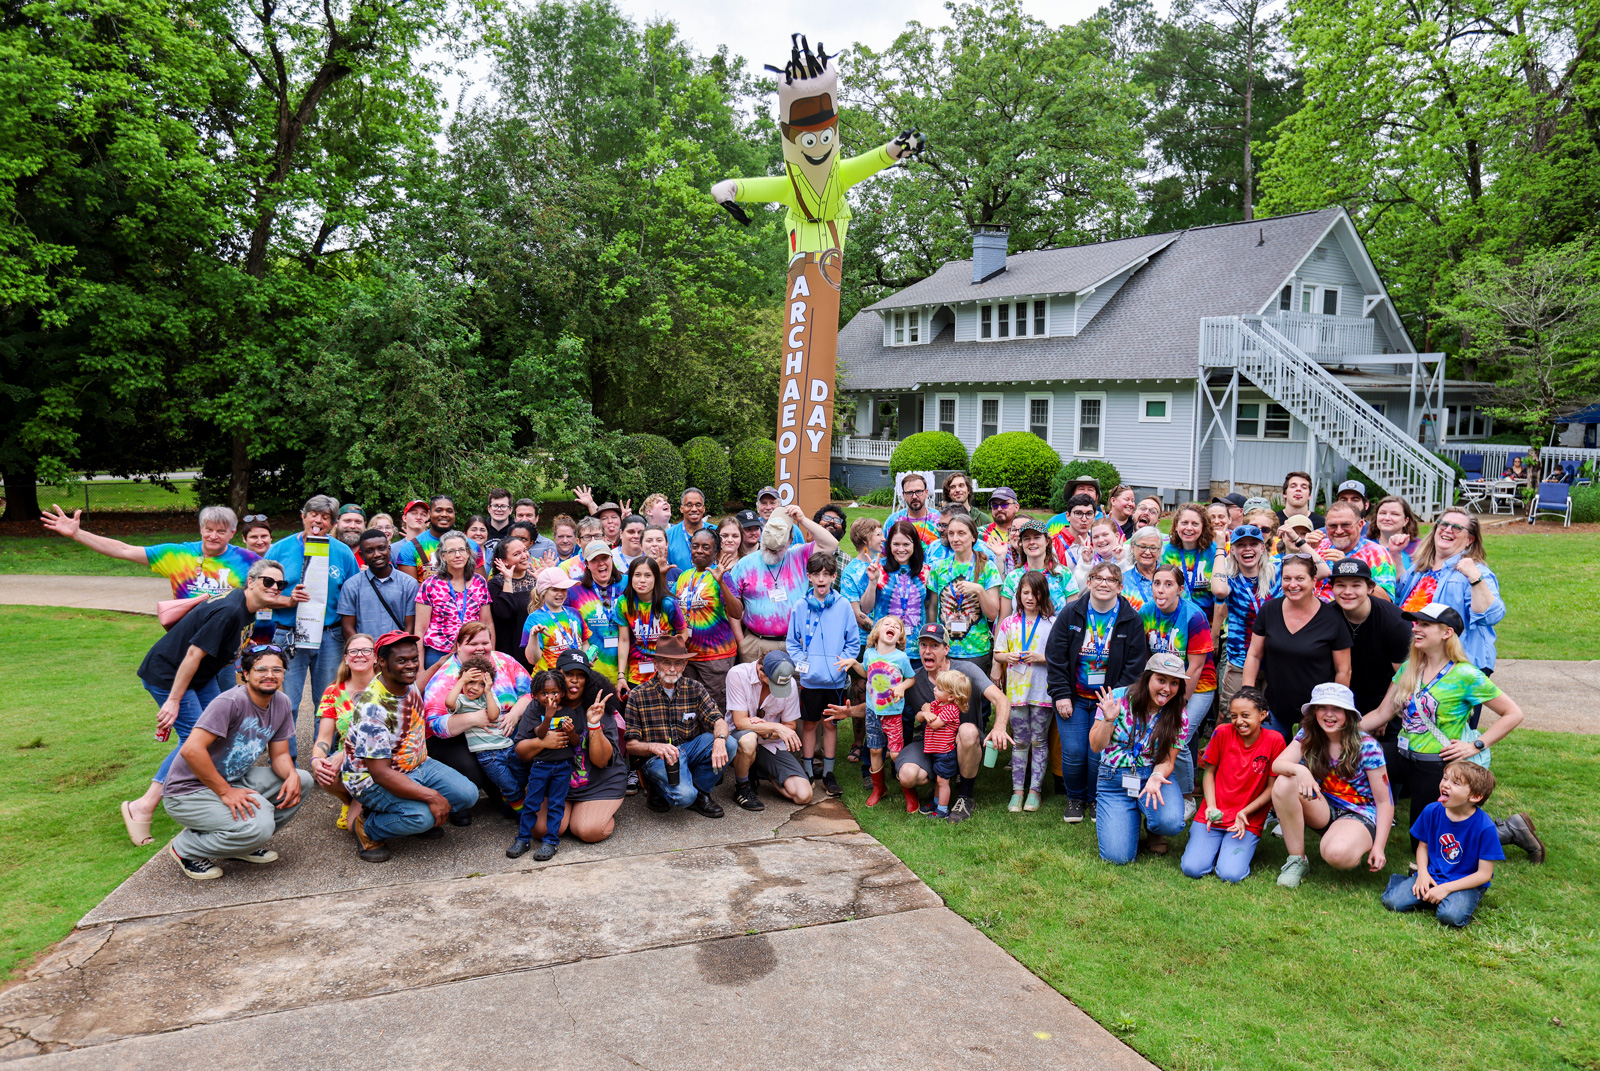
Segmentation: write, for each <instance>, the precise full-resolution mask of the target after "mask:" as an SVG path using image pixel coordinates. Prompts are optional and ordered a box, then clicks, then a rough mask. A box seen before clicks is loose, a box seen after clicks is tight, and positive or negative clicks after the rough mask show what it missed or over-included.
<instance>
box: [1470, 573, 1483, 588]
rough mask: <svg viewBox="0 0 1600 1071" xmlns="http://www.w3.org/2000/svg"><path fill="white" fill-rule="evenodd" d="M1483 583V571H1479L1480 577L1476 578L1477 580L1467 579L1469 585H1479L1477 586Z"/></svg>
mask: <svg viewBox="0 0 1600 1071" xmlns="http://www.w3.org/2000/svg"><path fill="white" fill-rule="evenodd" d="M1481 583H1483V574H1482V573H1479V574H1478V579H1476V580H1469V581H1467V586H1468V587H1474V588H1475V587H1477V586H1478V585H1479V584H1481Z"/></svg>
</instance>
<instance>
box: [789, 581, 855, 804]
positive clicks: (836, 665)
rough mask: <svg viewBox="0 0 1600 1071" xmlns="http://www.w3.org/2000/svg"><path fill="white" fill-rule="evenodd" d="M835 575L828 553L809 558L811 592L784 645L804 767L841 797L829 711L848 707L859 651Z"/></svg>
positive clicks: (835, 727) (851, 614)
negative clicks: (796, 681)
mask: <svg viewBox="0 0 1600 1071" xmlns="http://www.w3.org/2000/svg"><path fill="white" fill-rule="evenodd" d="M838 575H839V568H838V563H837V562H836V561H835V560H834V556H833V555H832V554H813V555H811V557H810V559H809V560H808V561H807V562H806V580H807V581H809V582H810V584H811V589H810V590H809V591H807V592H806V595H805V598H803V599H801V600H800V602H799V603H798V605H796V606H795V608H794V609H793V610H791V611H790V612H789V632H788V636H787V638H786V639H785V646H786V647H787V653H788V656H789V661H790V662H792V663H794V671H795V674H796V675H797V676H798V677H799V678H800V740H801V746H802V748H803V749H804V750H803V754H804V756H805V758H804V765H807V766H810V767H811V778H812V780H817V779H819V778H820V779H821V781H822V787H823V789H825V790H826V791H827V793H828V795H830V796H838V795H840V793H841V789H840V788H839V779H838V778H837V777H835V776H834V773H833V762H834V754H835V752H836V751H837V749H838V746H839V720H838V716H837V715H834V714H830V713H829V712H828V708H829V707H830V706H835V707H836V706H840V705H843V704H846V703H848V701H849V700H848V696H849V691H850V672H849V667H850V666H852V665H854V664H855V659H856V655H857V654H859V653H860V652H861V629H860V627H859V626H858V625H857V624H856V612H855V608H854V607H853V606H851V605H850V602H849V601H848V600H847V599H845V598H844V596H842V595H840V594H839V593H838V592H836V591H834V590H833V582H834V580H835V579H836V578H837V577H838ZM819 724H820V725H821V726H822V761H821V763H820V764H818V763H816V761H815V755H816V751H817V726H818V725H819Z"/></svg>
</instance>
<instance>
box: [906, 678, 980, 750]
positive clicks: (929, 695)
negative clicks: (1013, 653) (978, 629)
mask: <svg viewBox="0 0 1600 1071" xmlns="http://www.w3.org/2000/svg"><path fill="white" fill-rule="evenodd" d="M950 668H951V669H953V670H955V671H956V672H957V673H961V674H963V675H964V676H965V677H966V678H967V680H968V681H970V682H971V683H972V698H971V699H969V700H968V701H967V710H966V713H965V714H962V715H961V724H963V725H976V726H977V727H978V728H979V730H980V731H981V730H983V729H986V728H988V725H989V700H987V699H986V698H984V695H983V693H984V692H986V691H988V690H989V688H990V686H991V685H993V684H994V682H993V681H991V680H990V679H989V675H988V674H986V673H985V672H984V671H983V670H981V669H979V668H978V667H977V666H976V665H974V664H973V663H971V662H968V661H967V660H965V659H963V658H952V659H951V660H950ZM932 702H933V681H932V680H930V679H929V678H928V671H927V669H926V667H919V668H918V669H917V675H916V676H915V677H914V678H913V679H912V684H911V690H910V691H909V692H907V693H906V709H905V714H904V717H905V720H906V739H907V740H912V739H916V740H920V739H922V726H920V725H917V726H916V727H915V735H914V736H913V734H912V725H911V723H912V720H913V719H914V718H916V716H917V711H919V710H921V709H922V708H923V706H924V705H926V704H929V703H932Z"/></svg>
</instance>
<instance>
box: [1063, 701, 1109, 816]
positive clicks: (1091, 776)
mask: <svg viewBox="0 0 1600 1071" xmlns="http://www.w3.org/2000/svg"><path fill="white" fill-rule="evenodd" d="M1098 707H1099V704H1098V703H1096V702H1095V701H1094V700H1093V699H1081V698H1076V697H1075V698H1074V699H1073V700H1072V717H1070V718H1063V717H1062V716H1061V715H1060V714H1057V715H1056V734H1057V735H1058V736H1060V737H1061V780H1063V781H1065V782H1066V783H1067V798H1068V799H1073V800H1084V801H1087V800H1088V799H1089V786H1090V785H1093V784H1094V783H1095V782H1096V780H1098V779H1099V776H1100V753H1099V752H1097V751H1090V750H1089V730H1090V729H1092V728H1094V712H1095V710H1096V708H1098Z"/></svg>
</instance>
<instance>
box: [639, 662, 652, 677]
mask: <svg viewBox="0 0 1600 1071" xmlns="http://www.w3.org/2000/svg"><path fill="white" fill-rule="evenodd" d="M634 668H636V669H637V670H638V671H639V672H640V674H645V673H654V672H655V671H656V664H655V663H654V662H639V663H636V664H635V667H634Z"/></svg>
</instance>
